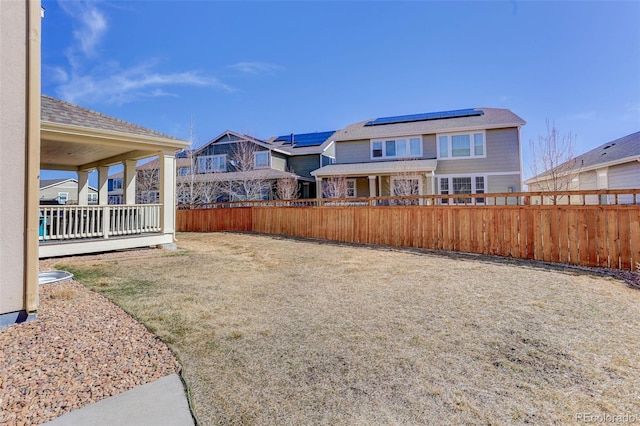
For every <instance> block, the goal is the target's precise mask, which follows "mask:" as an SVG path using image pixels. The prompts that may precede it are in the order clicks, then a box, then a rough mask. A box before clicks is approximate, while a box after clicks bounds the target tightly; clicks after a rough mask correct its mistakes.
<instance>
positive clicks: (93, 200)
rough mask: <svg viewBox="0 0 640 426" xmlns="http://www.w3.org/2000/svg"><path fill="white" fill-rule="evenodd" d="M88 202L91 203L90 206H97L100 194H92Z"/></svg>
mask: <svg viewBox="0 0 640 426" xmlns="http://www.w3.org/2000/svg"><path fill="white" fill-rule="evenodd" d="M87 201H88V202H89V204H96V203H97V202H98V194H97V193H95V192H90V193H89V198H88V200H87Z"/></svg>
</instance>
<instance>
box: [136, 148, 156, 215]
mask: <svg viewBox="0 0 640 426" xmlns="http://www.w3.org/2000/svg"><path fill="white" fill-rule="evenodd" d="M159 161H160V160H159V159H158V157H155V158H154V159H152V160H150V161H148V162H146V163H144V164H142V165H141V166H139V167H137V170H136V203H138V204H148V203H157V202H158V201H159V200H158V191H159V190H160V167H159V165H160V162H159Z"/></svg>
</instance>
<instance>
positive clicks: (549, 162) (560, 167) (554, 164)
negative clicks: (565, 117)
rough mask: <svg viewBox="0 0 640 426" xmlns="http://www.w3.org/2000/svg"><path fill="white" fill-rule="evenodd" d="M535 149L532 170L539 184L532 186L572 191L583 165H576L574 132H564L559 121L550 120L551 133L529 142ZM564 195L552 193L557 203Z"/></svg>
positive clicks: (532, 152) (548, 130)
mask: <svg viewBox="0 0 640 426" xmlns="http://www.w3.org/2000/svg"><path fill="white" fill-rule="evenodd" d="M529 145H530V148H531V156H532V161H531V172H532V173H533V176H534V177H535V183H534V184H533V185H530V188H529V189H530V190H531V189H533V190H534V191H569V190H572V189H576V188H573V187H572V181H573V180H574V179H575V178H576V177H577V176H578V175H579V174H580V165H578V164H576V161H575V158H574V154H575V137H574V136H573V134H571V132H569V133H567V134H561V133H560V131H559V130H558V129H557V128H556V126H555V123H553V122H552V123H551V124H550V123H549V120H547V134H546V135H543V136H539V137H538V142H537V143H535V142H534V141H533V140H531V141H530V142H529ZM562 198H563V197H562V196H558V197H557V198H556V196H555V195H554V196H551V197H550V199H551V201H552V202H553V203H554V204H555V203H556V202H557V201H559V200H560V199H562Z"/></svg>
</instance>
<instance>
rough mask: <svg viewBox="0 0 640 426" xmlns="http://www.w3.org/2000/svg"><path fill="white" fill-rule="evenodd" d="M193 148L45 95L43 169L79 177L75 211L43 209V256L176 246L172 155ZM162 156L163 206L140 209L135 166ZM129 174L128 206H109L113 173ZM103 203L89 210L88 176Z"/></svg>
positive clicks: (125, 202)
mask: <svg viewBox="0 0 640 426" xmlns="http://www.w3.org/2000/svg"><path fill="white" fill-rule="evenodd" d="M187 145H188V143H187V142H185V141H181V140H179V139H175V138H173V137H171V136H168V135H164V134H162V133H159V132H156V131H153V130H149V129H146V128H143V127H140V126H136V125H133V124H131V123H127V122H124V121H121V120H118V119H115V118H112V117H108V116H106V115H103V114H99V113H96V112H94V111H91V110H88V109H86V108H82V107H79V106H76V105H73V104H70V103H67V102H63V101H60V100H58V99H54V98H51V97H48V96H44V95H43V96H42V119H41V147H40V169H41V170H62V171H69V172H75V173H76V175H77V180H78V204H77V205H60V206H51V205H46V206H45V205H41V206H39V229H38V231H39V232H38V235H39V236H38V239H39V257H40V258H46V257H57V256H68V255H75V254H84V253H97V252H104V251H112V250H121V249H130V248H136V247H146V246H158V245H171V244H173V243H174V242H175V205H176V199H175V183H176V181H175V177H176V166H175V162H176V160H175V152H176V150H179V149H183V148H185V147H186V146H187ZM152 157H157V158H158V160H159V161H158V166H159V167H158V169H159V182H158V191H159V200H158V203H156V204H137V203H136V187H137V185H136V177H137V172H136V165H137V163H138V161H139V160H144V159H147V158H152ZM114 165H121V166H122V168H123V170H124V172H123V173H124V179H123V204H119V205H110V204H109V194H108V175H109V168H110V167H111V166H114ZM93 170H97V173H98V185H97V188H98V203H97V205H96V204H91V205H89V173H90V172H91V171H93Z"/></svg>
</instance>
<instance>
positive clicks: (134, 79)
mask: <svg viewBox="0 0 640 426" xmlns="http://www.w3.org/2000/svg"><path fill="white" fill-rule="evenodd" d="M0 1H1V0H0ZM58 4H59V5H60V7H61V8H62V9H63V10H64V11H65V12H66V13H67V14H68V15H69V16H70V17H71V18H72V20H73V37H74V43H73V44H72V45H71V46H69V48H68V49H67V50H66V52H65V54H66V58H67V61H68V67H66V68H67V69H66V68H65V67H62V66H55V67H54V66H51V67H47V69H48V70H49V71H50V72H49V73H48V76H49V78H51V80H52V81H53V82H55V83H57V88H56V93H57V95H58V96H60V97H61V98H62V99H64V100H66V101H69V102H73V103H83V102H85V101H87V102H91V103H96V102H104V103H116V104H123V103H128V102H132V101H135V100H136V99H139V98H148V97H164V96H179V95H178V94H177V93H173V92H172V91H171V90H168V89H167V88H169V87H173V86H195V87H211V88H217V89H222V90H225V91H227V92H233V91H234V89H233V88H232V87H231V86H228V85H226V84H224V83H223V82H221V81H220V80H219V79H217V78H216V77H213V76H207V75H203V74H202V73H201V72H199V71H195V70H189V71H178V72H161V71H157V70H155V69H154V68H156V65H157V64H156V63H155V62H154V61H147V63H145V64H142V65H136V66H132V67H121V66H120V64H119V63H118V62H117V61H115V60H110V59H109V58H101V57H100V49H99V46H100V44H101V42H102V41H103V39H104V37H105V36H106V34H107V32H108V29H109V25H108V19H107V17H106V16H105V14H104V13H103V12H102V11H101V10H99V9H98V8H97V7H96V4H95V3H90V2H87V1H63V0H59V1H58Z"/></svg>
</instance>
